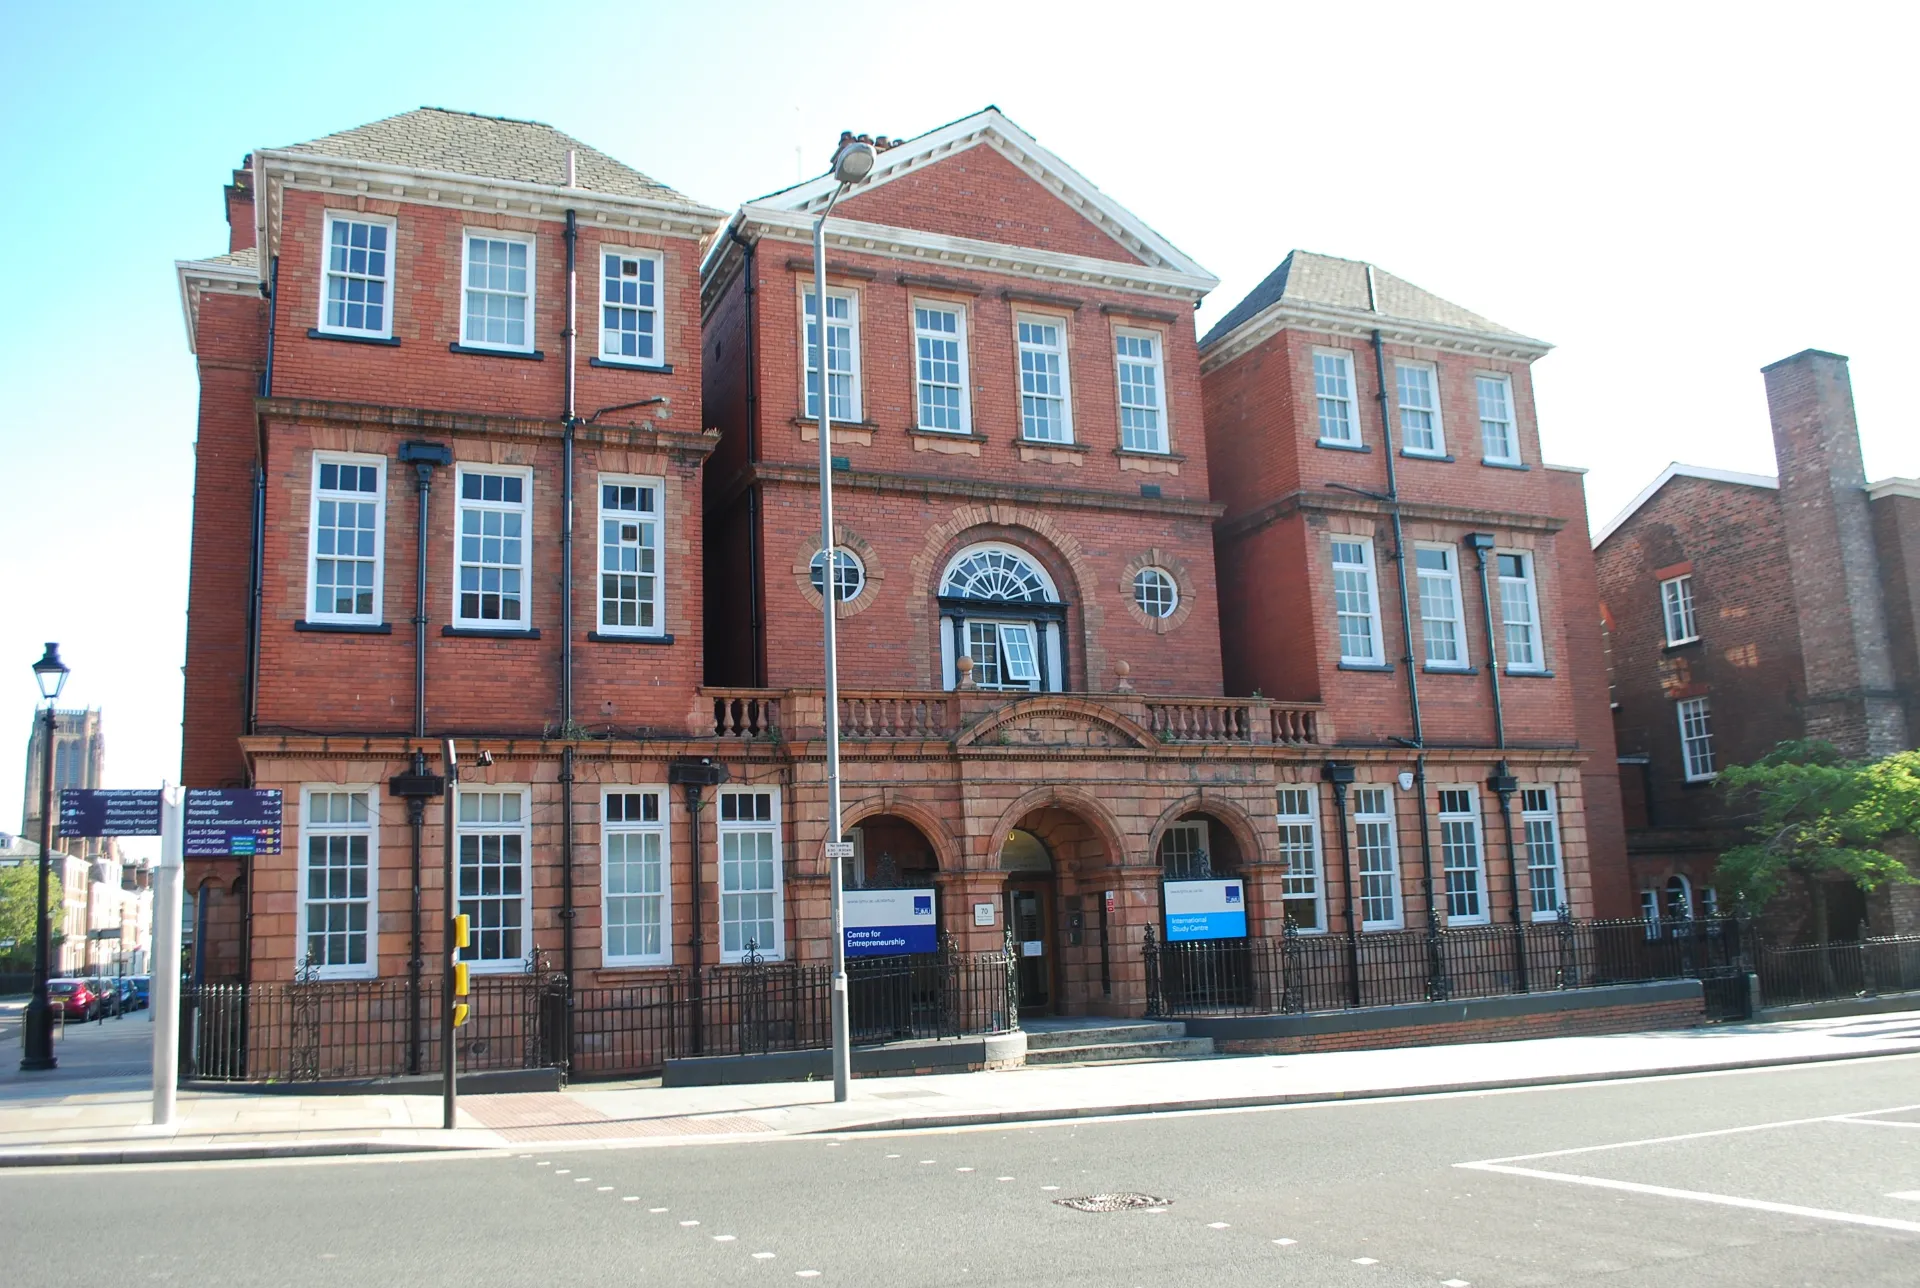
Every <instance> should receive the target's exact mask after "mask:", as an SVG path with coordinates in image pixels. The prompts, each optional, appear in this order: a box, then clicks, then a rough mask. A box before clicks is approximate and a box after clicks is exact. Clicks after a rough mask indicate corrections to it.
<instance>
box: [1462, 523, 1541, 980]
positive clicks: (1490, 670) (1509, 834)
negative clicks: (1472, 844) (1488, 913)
mask: <svg viewBox="0 0 1920 1288" xmlns="http://www.w3.org/2000/svg"><path fill="white" fill-rule="evenodd" d="M1467 545H1468V547H1469V548H1471V549H1472V551H1473V557H1474V562H1475V563H1476V564H1478V565H1479V568H1480V615H1481V619H1482V621H1483V622H1484V623H1485V625H1486V631H1487V680H1488V682H1489V684H1490V686H1491V688H1492V692H1493V745H1494V746H1495V747H1497V748H1498V749H1499V750H1501V751H1503V752H1504V751H1505V750H1506V749H1507V720H1506V714H1505V712H1504V711H1503V710H1502V708H1501V705H1500V646H1499V643H1498V641H1497V640H1496V638H1495V636H1494V633H1493V600H1492V598H1491V597H1490V594H1489V591H1488V587H1487V552H1488V551H1489V550H1492V549H1493V534H1492V533H1490V532H1469V533H1468V534H1467ZM1487 786H1488V787H1489V788H1491V789H1492V790H1493V791H1494V792H1495V793H1496V794H1497V795H1498V796H1499V797H1500V826H1501V830H1502V833H1503V835H1504V836H1505V838H1506V843H1507V869H1508V873H1509V876H1510V879H1511V880H1512V882H1513V935H1514V951H1515V954H1516V956H1517V957H1518V958H1519V970H1520V991H1521V992H1523V993H1524V992H1526V991H1527V953H1526V931H1525V929H1524V928H1523V927H1522V926H1521V924H1520V855H1519V853H1518V852H1517V851H1516V850H1515V849H1514V845H1513V793H1514V791H1515V790H1516V789H1517V787H1518V786H1519V784H1518V783H1517V782H1516V780H1515V779H1514V776H1513V774H1512V772H1511V771H1510V770H1509V769H1508V768H1507V758H1506V757H1505V756H1504V755H1503V756H1501V757H1500V763H1499V764H1498V765H1496V766H1494V770H1493V773H1492V774H1490V775H1488V777H1487Z"/></svg>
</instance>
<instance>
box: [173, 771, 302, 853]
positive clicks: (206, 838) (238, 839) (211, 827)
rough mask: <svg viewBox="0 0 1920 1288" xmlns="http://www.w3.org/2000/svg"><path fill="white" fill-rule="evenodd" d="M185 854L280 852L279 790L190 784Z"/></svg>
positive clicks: (187, 803) (187, 802) (187, 801)
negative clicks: (193, 785)
mask: <svg viewBox="0 0 1920 1288" xmlns="http://www.w3.org/2000/svg"><path fill="white" fill-rule="evenodd" d="M185 824H186V826H185V832H186V857H187V858H189V859H223V858H227V857H229V856H235V855H239V856H245V855H253V854H278V853H280V792H279V791H278V789H275V788H264V789H261V788H250V787H221V788H212V787H190V788H188V789H187V800H186V819H185Z"/></svg>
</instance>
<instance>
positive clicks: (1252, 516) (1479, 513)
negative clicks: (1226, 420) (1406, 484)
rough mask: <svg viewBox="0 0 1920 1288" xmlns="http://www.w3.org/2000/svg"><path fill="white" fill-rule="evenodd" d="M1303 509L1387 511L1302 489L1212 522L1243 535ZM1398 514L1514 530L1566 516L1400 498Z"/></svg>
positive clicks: (1376, 504) (1548, 526) (1547, 527)
mask: <svg viewBox="0 0 1920 1288" xmlns="http://www.w3.org/2000/svg"><path fill="white" fill-rule="evenodd" d="M1302 512H1312V513H1318V514H1378V515H1385V514H1387V513H1388V512H1389V511H1388V508H1387V506H1386V504H1385V503H1384V502H1380V501H1373V500H1369V499H1368V498H1366V497H1363V496H1354V495H1352V494H1351V493H1347V492H1333V491H1328V490H1324V489H1312V490H1309V489H1304V488H1303V489H1301V490H1300V491H1297V492H1289V493H1288V494H1286V495H1285V496H1282V497H1277V498H1275V499H1274V500H1271V501H1268V502H1267V503H1266V504H1265V505H1262V506H1259V507H1257V508H1255V509H1252V510H1249V511H1247V512H1246V513H1245V514H1237V515H1235V516H1234V517H1233V518H1231V519H1222V520H1221V521H1220V522H1218V523H1216V524H1214V526H1213V531H1214V536H1215V537H1216V538H1221V539H1225V538H1230V537H1239V536H1245V535H1246V534H1247V533H1249V532H1255V531H1258V530H1259V529H1261V528H1264V527H1266V526H1267V525H1268V524H1272V523H1278V522H1279V521H1280V520H1282V519H1286V518H1290V517H1291V516H1293V515H1295V514H1299V513H1302ZM1400 516H1401V518H1403V519H1411V520H1413V521H1414V522H1416V523H1471V524H1479V525H1484V526H1488V527H1496V528H1507V529H1510V530H1512V531H1515V532H1558V531H1560V529H1562V528H1564V527H1566V526H1567V521H1566V520H1565V519H1558V518H1553V517H1551V516H1549V515H1541V514H1519V513H1516V512H1514V511H1509V510H1478V509H1474V508H1472V507H1471V506H1464V505H1434V504H1431V503H1429V502H1423V501H1402V502H1401V503H1400Z"/></svg>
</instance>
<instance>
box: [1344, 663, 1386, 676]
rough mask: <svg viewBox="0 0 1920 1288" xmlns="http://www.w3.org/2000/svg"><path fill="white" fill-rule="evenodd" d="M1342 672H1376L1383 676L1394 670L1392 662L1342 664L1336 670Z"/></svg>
mask: <svg viewBox="0 0 1920 1288" xmlns="http://www.w3.org/2000/svg"><path fill="white" fill-rule="evenodd" d="M1335 669H1336V670H1341V671H1375V672H1378V673H1380V674H1382V675H1384V674H1386V673H1387V672H1389V671H1392V670H1393V663H1391V662H1342V663H1340V665H1339V666H1338V667H1337V668H1335Z"/></svg>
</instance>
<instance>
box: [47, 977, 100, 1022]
mask: <svg viewBox="0 0 1920 1288" xmlns="http://www.w3.org/2000/svg"><path fill="white" fill-rule="evenodd" d="M47 1001H48V1002H50V1003H51V1004H52V1006H53V1008H54V1010H55V1011H57V1012H58V1013H59V1014H61V1015H63V1016H65V1017H66V1018H67V1019H68V1020H69V1021H72V1022H81V1021H86V1020H91V1019H92V1018H93V1017H94V1016H96V1015H98V1014H100V1012H101V1009H102V1006H101V1001H100V994H99V993H98V992H96V991H95V990H94V987H93V983H92V982H91V981H89V980H84V979H50V980H48V981H47Z"/></svg>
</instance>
